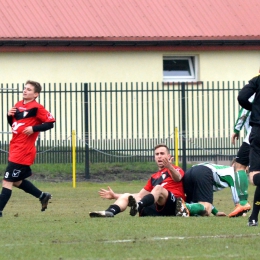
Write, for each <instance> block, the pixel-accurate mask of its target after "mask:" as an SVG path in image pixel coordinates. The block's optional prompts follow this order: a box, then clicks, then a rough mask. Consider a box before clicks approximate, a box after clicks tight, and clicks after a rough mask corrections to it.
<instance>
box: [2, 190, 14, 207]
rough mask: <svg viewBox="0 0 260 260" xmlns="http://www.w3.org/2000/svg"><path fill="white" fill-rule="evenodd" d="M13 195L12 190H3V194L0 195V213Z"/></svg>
mask: <svg viewBox="0 0 260 260" xmlns="http://www.w3.org/2000/svg"><path fill="white" fill-rule="evenodd" d="M11 195H12V190H9V189H7V188H4V187H3V188H2V192H1V194H0V211H3V209H4V207H5V205H6V204H7V202H8V200H9V199H10V198H11Z"/></svg>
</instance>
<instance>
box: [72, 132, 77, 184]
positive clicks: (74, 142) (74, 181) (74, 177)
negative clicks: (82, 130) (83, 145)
mask: <svg viewBox="0 0 260 260" xmlns="http://www.w3.org/2000/svg"><path fill="white" fill-rule="evenodd" d="M72 187H73V188H76V131H75V130H73V131H72Z"/></svg>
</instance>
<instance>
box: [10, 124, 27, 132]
mask: <svg viewBox="0 0 260 260" xmlns="http://www.w3.org/2000/svg"><path fill="white" fill-rule="evenodd" d="M22 125H25V123H17V122H14V123H13V124H12V130H13V133H15V134H17V129H18V128H19V127H20V126H22Z"/></svg>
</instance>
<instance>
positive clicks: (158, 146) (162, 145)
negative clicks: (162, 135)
mask: <svg viewBox="0 0 260 260" xmlns="http://www.w3.org/2000/svg"><path fill="white" fill-rule="evenodd" d="M160 147H165V148H166V149H167V152H168V153H170V149H169V148H168V146H167V145H166V144H157V145H156V146H155V147H154V151H155V150H156V149H157V148H160Z"/></svg>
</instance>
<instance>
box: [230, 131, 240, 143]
mask: <svg viewBox="0 0 260 260" xmlns="http://www.w3.org/2000/svg"><path fill="white" fill-rule="evenodd" d="M238 138H239V134H236V133H233V134H232V136H231V143H232V144H233V145H234V144H235V142H236V140H238Z"/></svg>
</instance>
